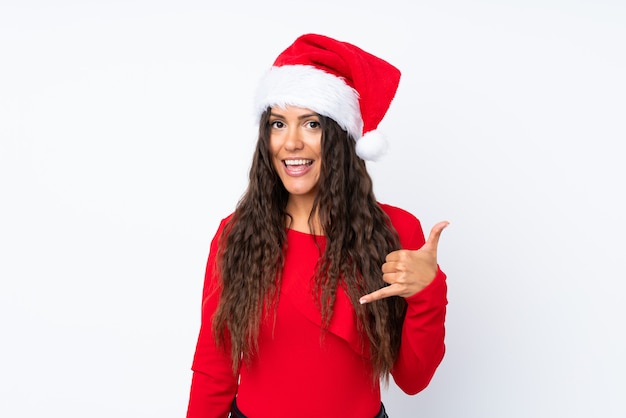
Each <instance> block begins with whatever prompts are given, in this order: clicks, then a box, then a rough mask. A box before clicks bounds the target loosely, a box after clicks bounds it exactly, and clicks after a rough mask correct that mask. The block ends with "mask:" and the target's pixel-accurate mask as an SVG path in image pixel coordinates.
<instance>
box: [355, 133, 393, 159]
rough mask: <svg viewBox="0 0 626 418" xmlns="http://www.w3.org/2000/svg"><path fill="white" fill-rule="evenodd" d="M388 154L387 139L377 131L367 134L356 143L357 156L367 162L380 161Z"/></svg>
mask: <svg viewBox="0 0 626 418" xmlns="http://www.w3.org/2000/svg"><path fill="white" fill-rule="evenodd" d="M386 152H387V139H386V138H385V136H384V135H383V134H382V133H380V132H379V131H377V130H374V131H370V132H367V133H366V134H365V135H363V136H362V137H361V138H359V139H358V140H357V141H356V155H358V156H359V157H361V158H362V159H364V160H366V161H378V159H379V158H380V157H382V156H383V155H385V153H386Z"/></svg>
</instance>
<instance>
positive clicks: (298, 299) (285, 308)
mask: <svg viewBox="0 0 626 418" xmlns="http://www.w3.org/2000/svg"><path fill="white" fill-rule="evenodd" d="M381 206H382V208H383V209H384V210H385V212H386V213H387V214H388V215H389V217H390V219H391V221H392V224H393V225H394V227H395V228H396V230H397V231H398V233H399V235H400V241H401V245H402V247H403V248H405V249H419V248H420V247H421V246H422V245H423V244H424V242H425V241H424V234H423V231H422V228H421V225H420V223H419V221H418V220H417V219H416V218H415V217H414V216H413V215H411V214H409V213H408V212H406V211H404V210H401V209H398V208H395V207H392V206H388V205H381ZM227 219H228V218H227ZM227 219H226V220H227ZM226 220H224V221H222V223H221V225H220V228H219V230H218V232H217V234H216V237H218V236H219V234H220V233H221V231H222V229H223V228H224V225H225V221H226ZM314 238H315V239H316V240H317V243H318V244H319V245H320V246H321V248H322V250H323V248H324V246H325V238H324V237H312V236H311V235H308V234H304V233H301V232H296V231H292V230H290V231H288V234H287V242H288V249H287V251H286V254H285V268H284V270H283V283H282V288H281V294H280V301H279V304H278V307H277V309H278V312H277V319H276V323H275V324H273V321H272V319H271V318H270V319H269V320H268V321H266V322H265V323H264V324H263V325H262V328H261V334H260V337H259V353H258V355H257V356H256V357H255V360H253V361H252V363H251V364H250V365H249V367H246V366H243V367H242V369H241V373H240V377H241V378H240V381H239V383H238V381H237V378H236V377H235V376H233V374H232V372H231V361H230V357H229V355H228V354H227V353H225V352H223V351H221V350H219V349H217V347H216V346H215V342H214V340H213V338H212V334H211V324H210V320H211V318H212V315H213V313H214V312H215V309H216V307H217V303H218V301H219V292H213V291H212V290H213V289H216V285H217V282H218V278H216V277H215V276H214V275H213V274H211V273H212V272H213V266H214V263H215V255H216V250H217V238H214V239H213V242H212V244H211V251H210V254H209V260H208V263H207V270H206V271H207V274H206V278H205V286H204V292H203V304H202V325H201V329H200V335H199V337H198V343H197V348H196V353H195V356H194V360H193V365H192V369H193V371H194V373H193V379H192V386H191V393H190V398H189V407H188V412H187V417H188V418H226V417H227V416H228V412H229V410H230V404H231V402H232V400H233V398H234V397H235V396H237V404H238V406H239V409H240V410H241V411H242V412H243V413H244V414H246V415H247V416H249V417H250V418H266V417H267V418H269V417H271V418H281V417H293V416H295V415H294V412H295V411H297V416H298V417H302V418H307V417H311V418H312V417H315V418H319V417H328V418H332V417H341V418H351V417H354V418H363V417H368V416H372V417H373V416H374V415H375V414H376V413H377V412H378V410H379V408H380V388H379V386H378V385H377V384H376V385H372V383H371V381H372V380H371V378H370V374H369V373H371V371H370V370H371V366H370V363H369V360H368V358H367V357H368V354H367V349H365V350H364V349H362V347H361V344H360V339H359V335H358V333H357V330H356V325H355V324H356V323H355V314H354V310H353V308H352V305H351V304H350V302H349V300H348V298H347V296H346V295H345V294H344V293H343V292H342V291H341V290H339V291H338V293H337V300H336V305H335V312H334V315H333V318H332V322H331V324H330V329H329V331H330V332H328V333H326V334H325V335H324V337H323V339H321V338H320V323H321V317H320V313H319V311H318V310H317V308H316V307H315V304H314V301H313V299H312V297H311V292H310V287H309V285H310V279H311V277H312V276H313V272H314V270H313V269H314V267H315V264H316V262H317V259H318V257H319V250H318V247H317V246H316V243H315V241H314ZM445 279H446V276H445V274H444V273H443V272H441V270H440V271H439V272H438V274H437V276H436V277H435V279H434V280H433V282H432V283H431V284H430V285H428V286H427V287H426V288H424V289H423V290H422V291H420V292H419V293H417V294H416V295H414V296H412V297H410V298H408V299H407V302H408V310H407V314H406V318H405V322H404V326H403V331H402V344H401V348H400V354H399V356H398V359H397V361H396V364H395V366H394V368H393V371H392V375H393V378H394V380H395V382H396V383H397V384H398V386H399V387H400V388H401V389H402V390H404V391H405V392H407V393H409V394H415V393H417V392H419V391H421V390H422V389H424V388H425V387H426V386H427V385H428V383H429V382H430V380H431V378H432V376H433V374H434V373H435V370H436V368H437V367H438V365H439V364H440V362H441V360H442V359H443V356H444V350H445V346H444V320H445V313H446V304H447V300H446V281H445Z"/></svg>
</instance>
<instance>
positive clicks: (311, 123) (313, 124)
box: [307, 120, 320, 129]
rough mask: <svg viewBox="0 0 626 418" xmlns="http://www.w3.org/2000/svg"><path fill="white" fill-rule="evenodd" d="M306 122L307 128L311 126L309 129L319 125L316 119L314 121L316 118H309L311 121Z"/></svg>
mask: <svg viewBox="0 0 626 418" xmlns="http://www.w3.org/2000/svg"><path fill="white" fill-rule="evenodd" d="M307 124H308V126H309V128H311V129H317V128H319V127H320V123H319V122H318V121H316V120H311V121H309V122H307Z"/></svg>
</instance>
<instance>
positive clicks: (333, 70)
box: [255, 34, 400, 161]
mask: <svg viewBox="0 0 626 418" xmlns="http://www.w3.org/2000/svg"><path fill="white" fill-rule="evenodd" d="M399 82H400V71H399V70H398V69H397V68H396V67H394V66H393V65H391V64H389V63H388V62H386V61H384V60H382V59H380V58H378V57H376V56H374V55H372V54H370V53H368V52H365V51H363V50H362V49H360V48H358V47H357V46H354V45H352V44H349V43H347V42H341V41H337V40H335V39H332V38H329V37H326V36H323V35H316V34H307V35H302V36H300V37H299V38H298V39H296V40H295V42H294V43H293V44H291V45H290V46H289V47H288V48H287V49H285V50H284V51H283V52H282V53H281V54H280V55H279V56H278V58H276V60H275V61H274V65H273V66H272V67H271V68H270V69H269V71H268V72H267V73H266V74H265V75H264V76H263V77H262V79H261V82H260V84H259V87H258V91H257V95H256V98H255V109H256V112H257V115H258V116H259V117H260V115H261V114H262V113H263V112H264V111H265V110H267V108H268V107H272V106H279V107H285V106H289V105H291V106H297V107H305V108H308V109H311V110H313V111H315V112H317V113H319V114H320V115H323V116H327V117H329V118H331V119H333V120H334V121H335V122H337V123H338V124H339V126H341V127H342V128H343V129H344V130H346V131H347V132H348V134H349V135H350V136H351V137H352V138H353V139H354V140H355V141H356V153H357V154H358V156H359V157H361V158H362V159H364V160H370V161H376V160H377V159H379V158H380V157H381V156H382V155H383V154H384V153H385V151H386V148H387V143H386V140H385V138H384V136H383V135H382V134H381V133H380V132H378V131H377V128H378V124H379V123H380V121H381V120H382V118H383V117H384V116H385V113H386V112H387V109H388V108H389V105H390V104H391V101H392V100H393V98H394V96H395V94H396V90H397V88H398V84H399Z"/></svg>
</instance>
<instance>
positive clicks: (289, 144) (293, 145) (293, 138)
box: [285, 128, 304, 151]
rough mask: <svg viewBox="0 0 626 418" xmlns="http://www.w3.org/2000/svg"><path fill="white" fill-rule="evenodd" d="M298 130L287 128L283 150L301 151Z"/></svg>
mask: <svg viewBox="0 0 626 418" xmlns="http://www.w3.org/2000/svg"><path fill="white" fill-rule="evenodd" d="M300 134H301V133H300V130H299V129H297V128H289V129H288V131H287V137H286V138H285V149H286V150H288V151H296V150H299V149H302V148H303V146H304V142H303V141H302V137H301V135H300Z"/></svg>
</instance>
